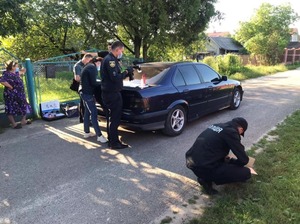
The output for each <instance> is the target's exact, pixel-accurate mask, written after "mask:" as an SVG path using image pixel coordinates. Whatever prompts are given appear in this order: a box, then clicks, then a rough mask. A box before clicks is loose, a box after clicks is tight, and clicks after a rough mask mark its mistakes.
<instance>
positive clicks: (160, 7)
mask: <svg viewBox="0 0 300 224" xmlns="http://www.w3.org/2000/svg"><path fill="white" fill-rule="evenodd" d="M77 1H78V4H79V8H80V10H81V11H82V12H85V13H88V15H89V16H90V17H91V20H94V21H96V22H97V26H100V27H101V29H103V30H105V31H108V32H109V33H110V34H111V36H112V37H113V38H117V39H120V40H122V36H120V35H119V32H118V31H119V30H120V29H122V30H123V31H125V35H124V39H128V40H130V41H128V45H127V44H126V47H127V48H128V49H129V50H130V52H131V53H133V54H134V55H135V57H137V58H139V57H140V54H141V49H142V54H143V58H144V59H146V58H147V52H148V50H149V47H150V46H151V45H153V44H156V45H161V46H164V45H165V44H166V43H167V42H173V43H179V44H189V43H190V42H191V41H194V40H196V39H197V37H198V33H200V32H202V31H204V30H205V28H206V27H207V25H208V22H209V21H210V19H211V18H212V17H214V16H215V15H216V14H217V12H216V11H215V8H214V5H213V3H215V2H216V0H185V1H182V0H172V1H171V0H167V1H166V0H144V1H139V0H114V1H107V0H77ZM130 44H131V45H133V49H131V46H130Z"/></svg>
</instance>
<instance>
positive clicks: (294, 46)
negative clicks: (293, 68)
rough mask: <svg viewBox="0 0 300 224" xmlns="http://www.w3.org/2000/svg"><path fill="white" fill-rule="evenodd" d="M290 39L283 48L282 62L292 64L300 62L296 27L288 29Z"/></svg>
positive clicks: (299, 42)
mask: <svg viewBox="0 0 300 224" xmlns="http://www.w3.org/2000/svg"><path fill="white" fill-rule="evenodd" d="M290 34H291V40H290V42H289V44H288V46H287V47H286V48H285V51H284V56H283V63H284V64H294V63H295V62H300V41H299V39H300V38H299V33H298V29H297V28H291V30H290Z"/></svg>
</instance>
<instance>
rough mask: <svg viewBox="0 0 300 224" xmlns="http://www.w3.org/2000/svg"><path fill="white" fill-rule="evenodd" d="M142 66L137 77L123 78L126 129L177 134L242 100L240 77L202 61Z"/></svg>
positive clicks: (123, 124) (123, 119)
mask: <svg viewBox="0 0 300 224" xmlns="http://www.w3.org/2000/svg"><path fill="white" fill-rule="evenodd" d="M141 70H142V72H141V73H138V72H137V71H135V76H134V77H135V80H133V81H124V89H123V91H122V95H123V115H122V121H121V126H122V127H124V128H126V129H130V130H160V129H161V130H162V131H163V133H165V134H166V135H169V136H176V135H179V134H181V133H182V132H183V130H184V127H185V125H186V123H187V122H189V121H192V120H195V119H197V118H199V117H201V116H203V115H205V114H208V113H212V112H215V111H218V110H221V109H224V108H230V109H237V108H238V107H239V106H240V103H241V101H242V97H243V92H244V91H243V88H242V86H241V83H240V82H239V81H236V80H230V79H227V77H226V76H221V75H219V74H218V73H217V72H216V71H214V70H213V69H212V68H211V67H209V66H208V65H206V64H203V63H194V62H177V63H167V62H166V63H162V62H157V63H144V64H141ZM142 75H143V77H146V82H145V83H144V82H143V79H142V78H141V77H142ZM102 114H103V113H102Z"/></svg>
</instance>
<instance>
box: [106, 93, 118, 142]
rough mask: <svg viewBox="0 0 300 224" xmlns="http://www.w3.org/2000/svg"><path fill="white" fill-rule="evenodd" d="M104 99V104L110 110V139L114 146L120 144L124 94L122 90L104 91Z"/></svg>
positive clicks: (108, 131)
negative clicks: (119, 129)
mask: <svg viewBox="0 0 300 224" xmlns="http://www.w3.org/2000/svg"><path fill="white" fill-rule="evenodd" d="M102 100H103V104H104V106H105V107H106V108H107V111H108V116H107V117H108V119H109V120H108V121H107V122H108V125H107V127H108V130H107V133H108V140H109V142H110V144H111V145H112V146H113V145H115V144H118V143H119V142H120V141H119V133H118V127H119V125H120V122H121V115H122V107H123V99H122V94H121V93H120V92H108V91H102Z"/></svg>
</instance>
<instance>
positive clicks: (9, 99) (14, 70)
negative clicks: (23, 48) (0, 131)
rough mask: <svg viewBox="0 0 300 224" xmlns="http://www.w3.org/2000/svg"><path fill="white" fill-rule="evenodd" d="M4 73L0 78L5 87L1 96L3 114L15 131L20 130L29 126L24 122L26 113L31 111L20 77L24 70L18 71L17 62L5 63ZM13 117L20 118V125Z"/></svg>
mask: <svg viewBox="0 0 300 224" xmlns="http://www.w3.org/2000/svg"><path fill="white" fill-rule="evenodd" d="M5 67H6V71H4V72H3V74H2V77H0V83H1V84H2V85H4V86H5V88H4V92H3V96H4V101H5V113H6V114H7V117H8V119H9V121H10V123H11V126H12V127H13V128H15V129H19V128H22V125H25V124H30V123H31V122H30V121H29V120H28V121H27V120H26V113H27V111H28V110H31V108H30V105H29V104H28V103H27V100H26V94H25V89H24V83H23V80H22V78H21V77H20V75H23V74H24V73H25V72H26V70H25V69H22V70H19V65H18V62H16V61H8V62H6V63H5ZM15 116H22V119H21V124H19V123H17V122H16V121H15V118H14V117H15Z"/></svg>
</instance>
